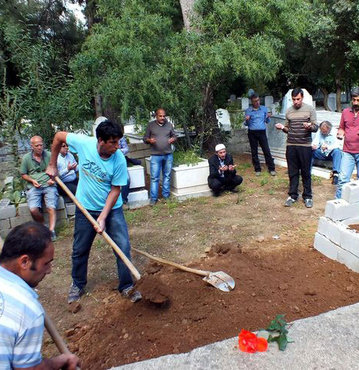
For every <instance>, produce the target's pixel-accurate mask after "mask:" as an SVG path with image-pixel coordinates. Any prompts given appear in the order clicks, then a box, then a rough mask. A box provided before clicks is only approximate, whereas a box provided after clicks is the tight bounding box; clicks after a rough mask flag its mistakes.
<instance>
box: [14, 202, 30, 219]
mask: <svg viewBox="0 0 359 370" xmlns="http://www.w3.org/2000/svg"><path fill="white" fill-rule="evenodd" d="M17 214H18V215H19V216H29V215H30V210H29V206H28V204H27V203H21V204H19V205H18V207H17Z"/></svg>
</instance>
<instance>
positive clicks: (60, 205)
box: [56, 196, 65, 209]
mask: <svg viewBox="0 0 359 370" xmlns="http://www.w3.org/2000/svg"><path fill="white" fill-rule="evenodd" d="M64 208H65V201H64V198H63V197H61V196H60V197H59V200H58V201H57V208H56V209H64Z"/></svg>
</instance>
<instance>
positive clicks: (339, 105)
mask: <svg viewBox="0 0 359 370" xmlns="http://www.w3.org/2000/svg"><path fill="white" fill-rule="evenodd" d="M335 85H336V88H337V90H336V102H337V112H339V113H341V112H342V99H341V95H342V84H341V81H340V79H339V78H337V79H335Z"/></svg>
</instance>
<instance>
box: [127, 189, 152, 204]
mask: <svg viewBox="0 0 359 370" xmlns="http://www.w3.org/2000/svg"><path fill="white" fill-rule="evenodd" d="M147 200H148V191H147V190H140V191H133V192H131V193H129V194H128V203H135V202H142V201H147Z"/></svg>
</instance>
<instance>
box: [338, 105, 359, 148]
mask: <svg viewBox="0 0 359 370" xmlns="http://www.w3.org/2000/svg"><path fill="white" fill-rule="evenodd" d="M339 128H341V129H343V130H344V132H345V135H344V146H343V152H347V153H354V154H356V153H359V135H358V134H359V114H358V115H357V116H356V117H355V114H354V111H353V109H352V108H345V109H344V110H343V112H342V117H341V119H340V124H339Z"/></svg>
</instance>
